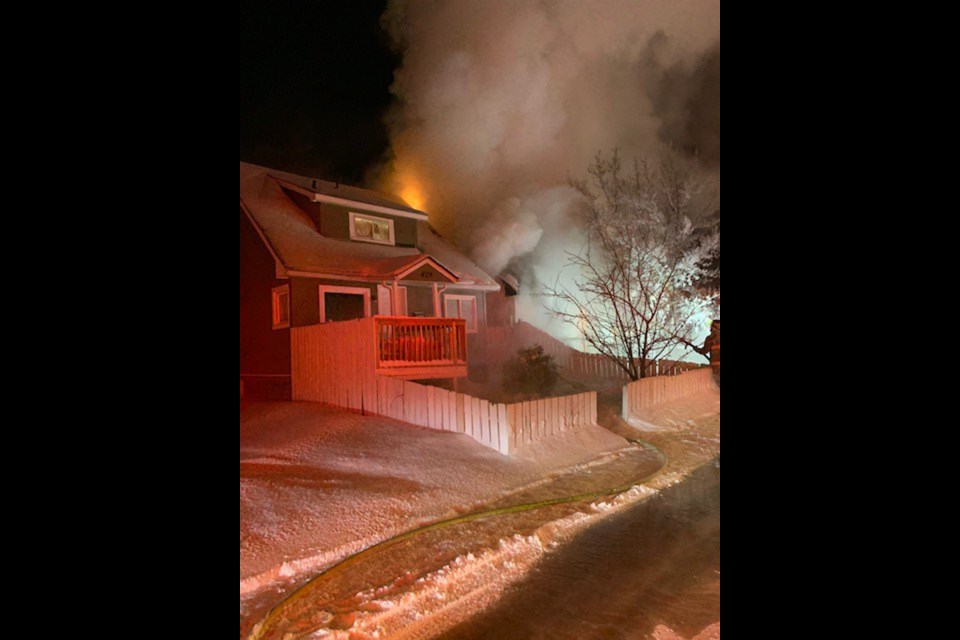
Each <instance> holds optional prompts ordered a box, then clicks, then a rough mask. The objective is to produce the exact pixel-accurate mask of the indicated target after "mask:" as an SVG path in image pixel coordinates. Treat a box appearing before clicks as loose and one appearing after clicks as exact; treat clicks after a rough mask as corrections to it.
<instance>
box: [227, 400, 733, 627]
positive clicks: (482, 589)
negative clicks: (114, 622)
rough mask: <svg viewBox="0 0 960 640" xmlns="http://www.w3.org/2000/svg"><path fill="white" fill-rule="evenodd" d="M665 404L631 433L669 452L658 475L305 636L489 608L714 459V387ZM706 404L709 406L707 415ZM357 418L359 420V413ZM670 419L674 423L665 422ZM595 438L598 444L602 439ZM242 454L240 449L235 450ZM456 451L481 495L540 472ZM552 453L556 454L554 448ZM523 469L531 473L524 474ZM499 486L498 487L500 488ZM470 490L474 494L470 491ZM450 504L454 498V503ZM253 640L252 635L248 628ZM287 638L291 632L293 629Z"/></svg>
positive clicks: (362, 598) (418, 622) (452, 617)
mask: <svg viewBox="0 0 960 640" xmlns="http://www.w3.org/2000/svg"><path fill="white" fill-rule="evenodd" d="M701 396H702V397H701ZM671 405H672V406H661V407H658V409H659V412H650V413H648V415H647V416H646V417H648V418H651V419H657V420H662V421H663V422H661V423H660V424H656V423H652V425H653V426H654V427H656V428H657V429H656V430H655V431H652V432H646V433H643V434H640V433H636V432H633V433H632V434H631V435H633V436H640V437H642V438H643V439H645V440H648V441H650V442H652V443H653V444H654V445H655V446H657V447H658V448H659V449H660V450H661V451H663V452H664V453H665V454H666V455H667V460H668V463H667V466H666V467H665V468H664V472H662V473H660V474H659V475H658V476H657V477H655V478H654V479H653V480H651V481H650V482H647V483H645V484H644V485H640V486H634V487H633V488H631V489H630V490H628V491H626V492H624V493H622V494H620V495H618V496H616V497H615V498H612V499H605V500H598V501H595V502H593V503H592V504H591V506H590V507H589V508H588V509H587V510H586V511H579V512H576V513H572V514H570V515H567V516H564V517H562V518H559V519H554V520H547V521H545V522H543V524H542V525H541V526H539V527H538V528H537V529H536V530H535V531H534V532H532V534H531V535H523V536H521V535H514V536H512V537H505V538H502V539H500V541H499V544H498V545H497V546H494V547H490V548H487V549H486V550H485V551H482V552H480V553H478V554H474V553H469V554H466V555H463V556H458V557H457V558H456V559H455V560H454V561H452V562H450V563H448V564H446V565H444V566H443V567H442V568H440V569H438V570H435V571H432V572H431V573H429V574H428V575H426V576H424V577H422V578H420V579H419V580H417V581H416V582H415V583H414V584H413V585H411V586H410V588H409V589H408V590H406V591H405V592H404V593H402V594H394V596H393V597H392V598H389V599H386V598H385V597H384V596H386V592H387V591H389V589H388V588H387V587H381V588H374V589H371V590H369V591H367V592H363V593H358V594H357V598H358V602H357V603H356V609H355V611H356V613H355V614H354V615H353V616H352V617H351V621H350V626H349V629H345V630H344V629H342V628H339V629H331V628H327V629H318V630H316V632H315V633H316V635H311V636H310V637H316V638H326V639H328V640H348V639H349V638H353V637H390V638H393V639H394V640H405V639H406V638H411V639H412V638H426V637H435V636H436V635H439V634H440V633H442V632H443V631H445V630H448V629H450V628H452V627H453V626H455V625H456V624H458V623H460V622H462V621H463V620H465V619H466V618H467V617H469V616H470V615H472V613H475V612H477V611H479V610H482V609H483V608H485V607H487V606H490V605H491V604H492V603H493V602H494V601H496V600H497V599H498V598H499V597H500V596H501V595H502V594H503V592H504V590H505V589H507V588H509V586H510V585H511V584H513V583H514V582H516V581H517V580H520V579H522V578H523V577H524V576H525V575H527V574H528V573H529V572H530V571H531V570H532V569H533V568H534V567H535V566H536V564H537V563H538V562H539V561H540V560H541V559H542V558H543V556H544V554H546V553H549V552H550V551H551V550H552V549H554V548H556V547H558V546H559V545H562V544H563V543H564V542H566V541H567V540H569V539H571V537H572V536H574V535H576V533H577V532H579V531H582V530H583V529H584V528H585V527H587V526H590V525H591V524H593V523H595V522H597V521H598V520H599V519H602V518H606V517H609V516H611V515H612V514H614V513H617V512H618V511H620V510H622V509H625V508H628V507H629V506H631V505H633V504H636V503H637V502H639V501H641V500H645V499H648V498H650V497H652V496H655V495H657V494H658V493H659V492H660V491H662V490H663V489H665V488H666V487H668V486H671V485H674V484H676V483H679V482H681V481H682V480H683V479H684V477H686V476H687V475H688V474H690V473H691V472H692V471H693V470H695V469H696V468H698V467H699V466H700V465H702V464H709V463H710V461H711V460H714V459H715V457H716V456H717V455H718V454H719V451H720V438H719V431H720V416H719V392H716V391H711V392H706V393H705V394H701V395H698V396H694V397H691V398H688V399H686V400H682V401H679V402H676V403H671ZM711 407H715V409H714V411H713V412H712V413H711V412H710V409H711ZM606 409H607V411H606V412H604V411H601V414H602V415H603V414H604V413H606V414H608V415H609V417H611V418H615V416H614V415H612V413H613V412H612V407H606ZM684 412H686V413H684ZM704 415H706V417H704ZM356 418H358V419H359V416H356ZM374 420H376V421H379V420H380V419H379V418H378V419H374ZM668 420H670V421H674V422H667V421H668ZM387 422H388V425H387V426H389V427H391V428H397V427H402V429H415V428H414V427H407V426H406V425H402V424H400V423H392V422H391V421H387ZM605 424H606V423H605ZM610 426H614V425H610ZM619 429H622V430H620V432H621V433H627V432H630V427H628V426H626V425H625V424H623V423H622V422H621V424H620V425H619V426H618V430H619ZM241 433H242V429H241ZM419 435H421V434H418V436H419ZM423 435H425V436H426V437H427V438H428V439H429V438H431V437H433V436H435V435H442V436H450V435H451V434H447V433H442V434H437V432H433V431H428V432H427V433H426V434H423ZM454 437H456V436H454ZM592 437H594V436H590V437H586V438H585V439H586V440H588V441H589V440H590V438H592ZM595 437H597V438H598V440H600V441H604V440H603V438H602V437H601V436H595ZM241 440H242V438H241ZM470 442H471V443H472V441H470ZM434 444H436V442H434ZM595 444H597V443H595ZM424 445H425V446H429V445H430V443H424ZM434 450H435V449H434ZM242 451H243V447H241V452H242ZM457 451H458V452H459V453H458V454H457V455H463V456H465V457H464V458H461V459H462V460H469V472H468V473H469V475H470V477H478V478H483V480H482V482H483V483H484V486H485V488H484V489H483V490H482V491H480V492H479V493H480V494H481V495H483V494H488V493H490V492H491V489H492V488H495V487H496V486H497V484H496V481H492V480H491V479H489V478H485V477H484V476H485V474H486V473H489V472H493V469H494V468H499V469H503V470H504V472H505V473H510V474H515V475H511V476H510V477H511V478H516V479H517V480H516V481H519V482H522V480H520V478H523V477H527V478H530V477H533V478H536V477H537V475H539V474H542V473H543V471H542V470H539V471H533V468H534V467H536V463H534V462H532V461H530V460H522V459H520V458H518V459H514V460H509V461H506V460H504V459H503V458H502V457H500V456H498V455H497V454H494V453H492V452H490V455H491V456H496V457H497V460H488V457H489V456H487V455H486V453H487V452H488V450H486V449H483V450H482V451H470V452H469V455H466V454H467V452H466V451H465V450H462V449H461V448H460V447H459V446H458V447H457ZM441 453H442V452H441ZM545 453H551V452H545ZM552 453H553V454H554V455H556V456H560V454H559V453H557V452H552ZM241 455H242V453H241ZM568 455H569V454H568ZM497 463H499V464H497ZM527 471H530V472H531V473H534V474H535V475H533V476H525V475H524V474H525V473H526V472H527ZM414 475H415V476H416V475H417V474H414ZM441 475H442V474H441ZM505 480H506V478H503V479H501V480H500V482H501V483H502V484H501V485H500V486H506V484H507V482H505ZM469 485H470V481H469V480H466V479H465V481H464V482H463V483H462V484H457V485H456V487H455V488H454V489H453V490H454V491H463V490H464V489H466V488H467V487H468V486H469ZM447 489H448V487H446V486H445V487H444V491H446V490H447ZM500 490H501V491H503V489H500ZM470 493H471V495H476V494H475V493H474V492H473V491H471V492H470ZM456 502H457V500H456V499H455V498H454V499H453V503H456ZM318 604H319V603H318ZM719 628H720V626H719V622H717V623H716V624H714V625H710V626H708V627H707V628H705V629H703V630H701V632H700V633H698V634H697V636H696V640H715V639H716V638H719ZM656 632H657V634H658V635H657V636H656V638H657V640H679V639H680V636H678V635H677V634H676V633H675V632H674V631H673V630H672V629H669V628H667V627H665V626H661V627H658V629H657V630H656ZM251 637H258V636H257V634H256V633H254V635H253V636H251ZM271 637H272V636H271ZM290 637H291V638H292V637H297V636H296V634H294V635H291V636H290Z"/></svg>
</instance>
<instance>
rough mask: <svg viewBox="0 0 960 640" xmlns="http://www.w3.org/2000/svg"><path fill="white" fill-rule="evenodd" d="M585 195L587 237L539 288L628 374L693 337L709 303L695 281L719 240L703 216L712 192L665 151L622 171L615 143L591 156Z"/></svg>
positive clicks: (637, 374)
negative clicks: (550, 280)
mask: <svg viewBox="0 0 960 640" xmlns="http://www.w3.org/2000/svg"><path fill="white" fill-rule="evenodd" d="M587 173H588V174H589V176H590V177H589V179H587V180H583V181H573V182H572V185H573V186H574V188H576V189H577V190H578V191H579V192H580V193H581V194H582V196H583V205H584V211H583V214H584V226H585V231H586V241H585V243H584V245H583V247H582V249H581V250H580V251H579V252H578V253H568V254H567V255H568V263H567V265H566V267H565V269H564V270H565V271H567V272H568V273H569V272H572V275H571V277H569V279H567V280H566V281H565V284H561V278H559V277H558V279H557V282H556V283H555V284H554V285H553V286H552V287H547V288H546V295H547V297H548V298H549V299H550V300H551V304H550V305H549V307H548V308H549V309H550V311H552V312H553V313H554V314H555V315H556V316H557V317H559V318H560V319H562V320H563V321H564V322H567V323H569V324H571V325H573V326H575V327H576V328H577V329H578V331H579V332H580V334H581V335H582V336H583V338H584V340H585V341H586V342H587V343H588V344H589V345H590V346H592V347H593V348H594V349H595V350H596V351H597V352H599V353H600V354H602V355H604V356H606V357H607V358H609V359H610V360H612V361H613V362H615V363H616V364H617V365H618V366H619V367H620V368H622V369H623V370H624V371H625V372H626V373H627V374H628V375H629V376H630V378H631V379H633V380H637V379H639V378H642V377H644V376H646V375H649V373H650V371H649V370H648V365H649V364H650V363H652V362H653V361H655V360H659V359H662V358H665V357H678V356H679V354H680V352H682V351H685V350H686V349H687V348H694V349H696V350H697V351H699V348H697V347H696V346H695V345H694V344H693V342H692V341H693V339H694V338H695V337H696V333H697V330H698V327H697V326H696V321H697V320H699V319H700V318H699V316H700V315H701V314H702V313H703V312H704V311H705V310H706V309H707V305H708V303H709V301H708V299H707V297H706V296H704V295H703V294H702V293H701V292H700V291H699V290H698V289H697V287H696V286H695V282H696V280H697V277H698V275H699V274H698V269H699V267H698V263H700V262H701V261H702V260H703V258H704V257H705V256H707V255H709V254H710V252H711V251H712V250H713V249H714V248H715V247H716V243H717V242H718V236H716V237H714V236H713V235H712V234H710V233H709V231H708V229H709V223H708V220H709V218H710V215H711V214H712V213H713V212H715V211H716V209H717V190H716V188H715V187H714V185H713V183H712V182H711V181H709V180H707V179H702V178H699V177H697V175H696V173H695V170H694V168H693V167H692V165H691V164H690V163H689V162H688V161H686V160H685V159H684V158H682V157H681V156H679V155H678V154H676V153H675V152H673V151H672V150H669V149H665V150H662V151H661V152H660V153H659V154H658V155H657V156H656V158H655V160H654V161H653V162H647V161H644V160H638V161H635V162H634V163H633V165H632V167H630V168H629V169H626V170H625V169H624V167H623V162H622V159H621V157H620V154H619V152H618V151H614V152H613V153H612V154H611V156H610V157H609V158H607V157H604V155H603V154H598V155H597V157H596V159H595V160H594V161H593V163H592V164H591V165H590V166H589V167H588V170H587Z"/></svg>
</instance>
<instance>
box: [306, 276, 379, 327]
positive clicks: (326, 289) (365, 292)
mask: <svg viewBox="0 0 960 640" xmlns="http://www.w3.org/2000/svg"><path fill="white" fill-rule="evenodd" d="M318 292H319V298H320V324H323V323H324V322H326V321H327V306H326V300H324V296H325V295H326V294H328V293H347V294H351V295H356V296H363V317H364V318H369V317H370V289H367V288H366V287H334V286H329V285H325V284H321V285H320V286H319V287H318Z"/></svg>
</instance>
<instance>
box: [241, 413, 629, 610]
mask: <svg viewBox="0 0 960 640" xmlns="http://www.w3.org/2000/svg"><path fill="white" fill-rule="evenodd" d="M626 445H627V442H626V441H625V440H623V439H622V438H620V437H619V436H616V435H614V434H612V433H610V432H609V431H607V430H605V429H602V428H600V427H587V428H585V429H583V430H580V431H578V432H574V433H566V434H562V435H560V436H557V437H555V438H553V439H552V440H551V441H550V442H548V443H541V444H537V445H530V446H528V447H526V448H525V449H523V450H521V451H519V452H518V453H517V454H516V455H515V456H513V457H506V456H502V455H500V454H499V453H497V452H495V451H493V450H491V449H488V448H486V447H484V446H482V445H480V444H478V443H477V442H475V441H474V440H473V439H471V438H470V437H469V436H466V435H463V434H456V433H449V432H442V431H435V430H432V429H426V428H421V427H415V426H412V425H409V424H406V423H402V422H398V421H395V420H391V419H389V418H383V417H379V416H361V415H359V414H355V413H350V412H346V411H343V410H340V409H334V408H330V407H325V406H322V405H319V404H313V403H290V402H285V403H279V402H278V403H266V402H249V403H242V404H241V409H240V595H241V600H242V599H243V598H244V597H245V596H248V595H251V594H253V593H255V592H256V591H258V590H259V589H261V588H263V587H265V586H267V585H269V584H270V583H272V582H274V581H276V580H279V579H283V578H287V577H290V576H293V575H298V574H302V573H305V572H316V571H319V570H320V569H322V568H323V567H324V566H326V565H329V564H331V563H333V562H335V561H337V560H339V559H341V558H343V557H345V556H347V555H349V554H351V553H353V552H356V551H358V550H360V549H363V548H365V547H368V546H370V545H371V544H374V543H376V542H379V541H381V540H384V539H386V538H388V537H390V536H392V535H395V534H397V533H400V532H402V531H406V530H409V529H411V528H414V527H416V526H418V525H420V524H423V523H426V522H432V521H435V520H438V519H442V518H445V517H451V516H453V515H456V514H458V513H464V512H467V511H473V510H475V509H477V508H479V507H482V506H483V505H484V504H487V503H488V502H490V501H492V500H495V499H497V498H500V497H503V496H504V495H505V494H508V493H510V492H511V491H512V490H516V489H518V488H520V487H523V486H525V485H529V484H531V483H535V482H537V481H539V480H540V479H541V478H542V477H543V476H544V475H545V474H547V473H548V472H549V471H552V470H556V469H560V468H566V467H572V466H575V465H579V464H582V463H586V462H589V461H590V460H592V459H594V458H596V457H597V456H599V455H600V454H602V453H604V452H609V451H613V450H616V449H619V448H621V447H623V446H626ZM241 604H242V603H241ZM241 609H242V606H241Z"/></svg>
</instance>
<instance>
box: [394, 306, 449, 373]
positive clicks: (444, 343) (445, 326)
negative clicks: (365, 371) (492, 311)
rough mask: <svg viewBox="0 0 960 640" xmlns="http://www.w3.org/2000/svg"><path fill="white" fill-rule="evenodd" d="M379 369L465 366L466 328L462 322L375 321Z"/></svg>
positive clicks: (425, 320)
mask: <svg viewBox="0 0 960 640" xmlns="http://www.w3.org/2000/svg"><path fill="white" fill-rule="evenodd" d="M376 340H377V366H378V367H380V368H386V367H418V366H424V365H465V364H466V363H467V325H466V320H463V319H462V318H406V317H388V316H377V317H376Z"/></svg>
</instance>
